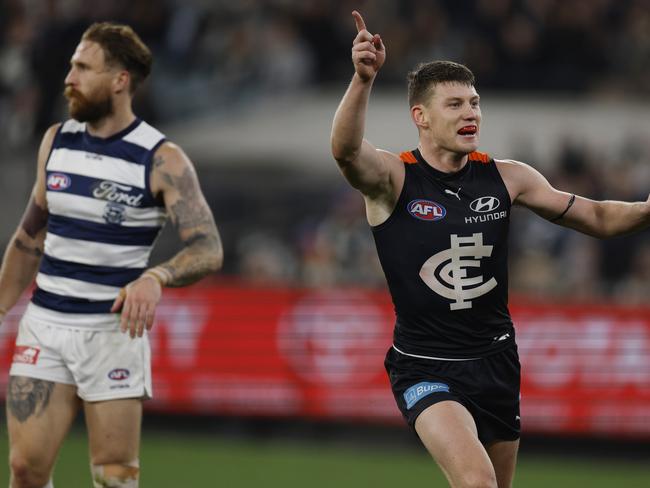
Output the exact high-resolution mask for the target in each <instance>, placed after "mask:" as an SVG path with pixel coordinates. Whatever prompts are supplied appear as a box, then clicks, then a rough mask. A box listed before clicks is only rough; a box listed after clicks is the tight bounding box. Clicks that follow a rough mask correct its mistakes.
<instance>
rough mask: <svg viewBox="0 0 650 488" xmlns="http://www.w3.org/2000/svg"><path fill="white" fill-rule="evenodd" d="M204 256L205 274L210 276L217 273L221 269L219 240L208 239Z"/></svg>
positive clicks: (221, 257)
mask: <svg viewBox="0 0 650 488" xmlns="http://www.w3.org/2000/svg"><path fill="white" fill-rule="evenodd" d="M204 256H205V261H204V265H205V273H206V274H211V273H216V272H217V271H219V270H220V269H221V268H222V267H223V246H222V245H221V240H220V239H218V238H212V239H209V243H207V246H206V249H205V251H204Z"/></svg>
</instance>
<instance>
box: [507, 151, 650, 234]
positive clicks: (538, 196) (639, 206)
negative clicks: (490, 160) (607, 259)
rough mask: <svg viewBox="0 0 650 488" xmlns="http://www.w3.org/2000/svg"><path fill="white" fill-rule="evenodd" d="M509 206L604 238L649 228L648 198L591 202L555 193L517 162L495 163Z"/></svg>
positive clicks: (542, 177)
mask: <svg viewBox="0 0 650 488" xmlns="http://www.w3.org/2000/svg"><path fill="white" fill-rule="evenodd" d="M497 164H498V167H499V171H500V172H501V175H502V176H503V178H504V181H505V182H506V186H508V190H509V191H510V193H511V197H512V198H513V203H515V204H519V205H522V206H524V207H527V208H530V209H531V210H533V211H534V212H535V213H537V214H539V215H540V216H542V217H544V218H545V219H548V220H550V221H552V222H555V223H557V224H560V225H563V226H565V227H570V228H572V229H575V230H578V231H580V232H583V233H584V234H588V235H590V236H593V237H599V238H606V237H614V236H619V235H623V234H629V233H631V232H636V231H639V230H642V229H645V228H647V227H650V196H649V197H648V199H647V200H646V201H645V202H620V201H614V200H605V201H595V200H590V199H588V198H584V197H580V196H577V195H576V196H573V195H571V194H569V193H566V192H563V191H559V190H556V189H555V188H553V187H552V186H551V184H550V183H549V182H548V181H547V180H546V178H544V176H542V175H541V174H540V173H539V172H538V171H536V170H535V169H533V168H531V167H530V166H528V165H526V164H524V163H520V162H518V161H498V162H497Z"/></svg>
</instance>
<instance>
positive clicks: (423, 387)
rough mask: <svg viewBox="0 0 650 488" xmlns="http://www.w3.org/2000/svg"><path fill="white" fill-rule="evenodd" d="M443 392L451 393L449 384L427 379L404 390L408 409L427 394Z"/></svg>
mask: <svg viewBox="0 0 650 488" xmlns="http://www.w3.org/2000/svg"><path fill="white" fill-rule="evenodd" d="M441 392H447V393H449V385H445V384H444V383H429V382H427V381H423V382H422V383H418V384H417V385H413V386H412V387H411V388H409V389H408V390H406V391H405V392H404V400H406V409H407V410H410V409H411V407H412V406H413V405H415V404H416V403H417V402H419V401H420V400H422V399H423V398H424V397H425V396H427V395H431V394H432V393H441Z"/></svg>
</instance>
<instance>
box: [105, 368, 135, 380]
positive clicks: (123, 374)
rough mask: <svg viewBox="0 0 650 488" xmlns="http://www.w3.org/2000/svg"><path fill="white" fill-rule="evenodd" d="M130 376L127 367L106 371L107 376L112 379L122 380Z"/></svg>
mask: <svg viewBox="0 0 650 488" xmlns="http://www.w3.org/2000/svg"><path fill="white" fill-rule="evenodd" d="M129 376H131V373H130V372H129V370H128V369H125V368H115V369H112V370H111V371H109V372H108V377H109V378H110V379H112V380H113V381H122V380H125V379H127V378H128V377H129Z"/></svg>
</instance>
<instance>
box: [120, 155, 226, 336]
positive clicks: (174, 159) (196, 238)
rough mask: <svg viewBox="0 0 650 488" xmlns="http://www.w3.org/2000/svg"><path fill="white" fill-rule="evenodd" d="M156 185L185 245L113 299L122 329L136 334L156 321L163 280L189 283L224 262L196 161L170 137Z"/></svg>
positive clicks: (157, 164)
mask: <svg viewBox="0 0 650 488" xmlns="http://www.w3.org/2000/svg"><path fill="white" fill-rule="evenodd" d="M151 189H152V192H153V193H154V194H161V195H162V197H163V199H164V201H165V207H166V209H167V212H168V214H169V216H170V218H171V222H172V225H173V226H174V227H175V228H176V230H177V232H178V235H179V237H180V239H181V242H182V243H183V248H182V249H181V250H180V251H179V252H178V253H177V254H176V255H175V256H174V257H172V258H171V259H170V260H168V261H166V262H164V263H162V264H159V265H158V266H156V267H154V268H151V269H149V270H147V271H145V272H144V273H143V274H142V276H141V277H140V278H139V279H137V280H136V281H134V282H132V283H130V284H129V285H127V286H126V287H125V289H124V292H123V293H121V294H120V296H119V297H118V298H117V300H116V301H115V303H114V304H113V311H114V312H116V311H119V310H120V309H121V310H122V318H121V329H122V331H126V330H129V331H130V333H131V336H132V337H134V336H135V335H138V336H141V335H142V333H143V328H144V327H146V328H147V330H149V329H151V327H152V326H153V319H154V312H155V307H156V305H157V303H158V301H159V300H160V296H161V288H162V287H163V286H171V287H179V286H185V285H189V284H191V283H194V282H196V281H198V280H200V279H201V278H203V277H204V276H206V275H207V274H209V273H213V272H215V271H217V270H218V269H219V268H220V267H221V264H222V262H223V249H222V246H221V239H220V237H219V232H218V231H217V226H216V225H215V223H214V218H213V217H212V212H211V211H210V207H208V204H207V202H206V201H205V198H204V197H203V193H202V192H201V187H200V185H199V181H198V178H197V176H196V172H195V171H194V167H193V166H192V163H191V162H190V160H189V158H188V157H187V156H186V155H185V153H184V152H183V151H182V150H181V149H180V148H179V147H178V146H176V145H175V144H171V143H165V144H163V145H162V146H161V147H160V148H159V149H158V151H156V154H155V156H154V162H153V169H152V174H151Z"/></svg>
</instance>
